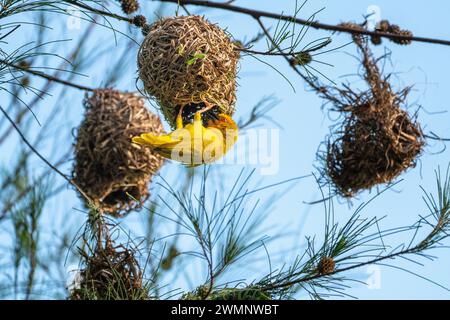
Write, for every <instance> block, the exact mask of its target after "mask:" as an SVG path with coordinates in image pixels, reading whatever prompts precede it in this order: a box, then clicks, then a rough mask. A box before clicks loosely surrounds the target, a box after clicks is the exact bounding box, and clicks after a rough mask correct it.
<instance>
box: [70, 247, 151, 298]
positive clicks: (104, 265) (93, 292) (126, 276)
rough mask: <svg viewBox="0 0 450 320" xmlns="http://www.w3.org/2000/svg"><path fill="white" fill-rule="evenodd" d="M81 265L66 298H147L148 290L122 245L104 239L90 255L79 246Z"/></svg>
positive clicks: (138, 267) (137, 268) (128, 253)
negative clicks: (74, 285)
mask: <svg viewBox="0 0 450 320" xmlns="http://www.w3.org/2000/svg"><path fill="white" fill-rule="evenodd" d="M80 254H81V255H82V258H83V260H84V264H85V267H84V268H83V269H82V270H81V271H80V274H79V283H77V285H76V288H74V289H73V290H71V292H70V296H69V299H70V300H147V299H149V295H148V290H146V289H145V286H144V285H143V281H142V274H141V271H140V266H139V263H138V261H137V260H136V258H135V255H134V252H133V251H132V250H129V249H127V248H125V247H124V246H116V247H113V244H112V242H110V241H107V242H106V244H105V246H104V247H98V248H97V249H96V250H95V251H94V252H93V253H92V255H88V254H87V253H86V252H84V251H81V250H80Z"/></svg>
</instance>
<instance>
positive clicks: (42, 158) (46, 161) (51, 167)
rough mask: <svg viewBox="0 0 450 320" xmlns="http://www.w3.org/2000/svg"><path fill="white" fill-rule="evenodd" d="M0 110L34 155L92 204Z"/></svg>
mask: <svg viewBox="0 0 450 320" xmlns="http://www.w3.org/2000/svg"><path fill="white" fill-rule="evenodd" d="M0 110H1V111H2V112H3V114H4V115H5V117H6V119H7V120H8V121H9V122H10V123H11V125H12V126H13V127H14V129H15V130H16V131H17V133H18V134H19V136H20V138H21V139H22V140H23V142H25V144H26V145H27V146H28V147H29V148H30V149H31V151H33V153H34V154H36V155H37V156H38V157H39V158H40V159H41V160H42V161H44V162H45V164H46V165H47V166H49V167H50V169H52V170H53V171H55V172H56V173H57V174H59V175H60V176H61V177H62V178H63V179H64V180H66V181H67V182H68V183H69V184H71V185H73V186H74V187H75V188H76V189H77V190H78V192H80V194H81V195H82V196H83V197H84V198H85V199H86V200H87V201H88V202H89V203H93V201H92V199H91V198H90V197H89V196H88V195H87V194H86V193H85V192H84V191H83V190H82V189H81V188H80V187H79V186H78V185H77V184H76V183H75V181H73V179H71V178H69V177H68V176H66V175H65V174H64V173H62V172H61V171H60V170H59V169H58V168H57V167H55V166H54V165H53V164H51V163H50V161H48V160H47V159H46V158H45V157H44V156H43V155H42V154H40V153H39V151H37V150H36V148H34V147H33V145H32V144H31V143H30V142H29V141H28V139H27V138H26V137H25V136H24V134H23V133H22V131H21V130H20V128H19V127H18V126H17V125H16V124H15V123H14V121H13V119H11V117H10V116H9V115H8V113H7V112H6V111H5V109H3V107H2V106H0Z"/></svg>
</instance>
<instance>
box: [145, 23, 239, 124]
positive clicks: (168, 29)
mask: <svg viewBox="0 0 450 320" xmlns="http://www.w3.org/2000/svg"><path fill="white" fill-rule="evenodd" d="M238 59H239V51H238V50H236V47H235V45H234V44H233V43H232V41H231V40H230V37H229V36H228V35H227V34H226V33H225V31H223V30H222V29H220V28H219V27H218V26H216V25H214V24H211V23H210V22H208V21H207V20H205V19H204V18H202V17H200V16H179V17H171V18H165V19H162V20H160V21H158V22H156V23H154V24H153V25H152V26H151V27H150V28H149V30H148V33H147V35H146V37H145V39H144V41H143V43H142V45H141V47H140V50H139V54H138V67H139V77H140V79H141V80H142V82H143V84H144V90H145V92H146V93H148V94H149V95H151V96H153V97H154V98H156V100H157V102H158V103H159V105H160V107H161V110H162V113H163V115H164V117H165V118H166V120H167V121H168V122H169V124H170V125H171V126H172V127H175V118H176V115H177V114H178V111H179V109H180V107H181V106H183V107H184V109H183V118H184V120H185V121H188V120H191V119H192V116H193V114H194V113H195V111H197V110H199V109H201V108H204V107H205V106H214V107H213V108H212V109H211V110H209V111H208V112H206V113H205V114H204V116H203V119H204V120H209V119H210V118H214V117H215V116H216V115H217V114H218V113H226V114H228V115H231V114H232V113H233V112H234V104H235V100H236V95H235V90H236V68H237V62H238Z"/></svg>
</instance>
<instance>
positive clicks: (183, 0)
mask: <svg viewBox="0 0 450 320" xmlns="http://www.w3.org/2000/svg"><path fill="white" fill-rule="evenodd" d="M154 1H155V0H154ZM156 1H160V2H171V3H177V4H180V5H194V6H202V7H209V8H216V9H222V10H228V11H232V12H237V13H242V14H246V15H249V16H252V17H253V18H261V17H264V18H270V19H277V20H283V21H288V22H293V23H297V24H301V25H307V26H310V27H312V28H315V29H321V30H328V31H336V32H345V33H351V34H364V35H368V36H377V37H381V38H388V39H395V40H410V41H417V42H425V43H432V44H441V45H446V46H450V41H449V40H443V39H435V38H428V37H416V36H412V37H411V36H405V35H399V34H392V33H386V32H379V31H369V30H356V29H353V28H349V27H345V26H341V25H333V24H326V23H321V22H317V21H308V20H304V19H299V18H297V17H294V16H288V15H283V14H279V13H272V12H267V11H260V10H253V9H249V8H244V7H239V6H234V5H230V4H228V3H218V2H212V1H204V0H156Z"/></svg>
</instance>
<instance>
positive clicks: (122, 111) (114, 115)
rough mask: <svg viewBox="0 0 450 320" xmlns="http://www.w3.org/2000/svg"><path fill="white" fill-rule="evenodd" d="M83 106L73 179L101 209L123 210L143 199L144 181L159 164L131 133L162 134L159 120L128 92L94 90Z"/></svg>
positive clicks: (145, 192) (119, 212) (117, 212)
mask: <svg viewBox="0 0 450 320" xmlns="http://www.w3.org/2000/svg"><path fill="white" fill-rule="evenodd" d="M84 105H85V108H86V111H85V116H84V120H83V122H82V123H81V125H80V127H79V129H78V134H77V138H76V144H75V164H74V170H73V178H74V181H75V183H76V184H77V185H78V186H79V187H80V188H81V189H82V190H83V191H84V192H85V193H86V194H87V195H88V196H89V197H90V198H91V199H92V200H93V201H94V203H95V205H96V206H97V207H98V209H100V210H101V211H102V212H105V213H108V214H111V215H114V216H120V215H124V214H126V213H127V212H129V211H131V210H133V209H136V208H139V207H140V206H141V204H142V202H143V201H145V200H146V199H147V198H148V196H149V191H148V184H149V182H150V181H151V178H152V176H153V175H154V174H155V173H156V172H157V171H158V170H159V168H160V167H161V165H162V164H163V160H162V158H161V157H160V156H159V155H156V154H153V153H152V152H151V150H150V149H149V148H140V147H139V146H136V145H134V144H132V143H131V138H132V137H133V136H136V135H139V134H141V133H143V132H152V133H156V134H162V133H163V131H164V130H163V127H162V124H161V121H160V119H159V117H158V116H156V115H154V114H152V113H151V112H150V111H148V110H147V108H146V107H145V105H144V98H143V97H141V96H137V95H135V94H133V93H125V92H120V91H116V90H112V89H101V90H96V91H95V92H94V93H93V94H92V95H90V96H87V97H86V98H85V100H84ZM127 193H129V194H130V195H132V196H133V197H134V198H135V199H137V200H138V201H135V200H133V199H132V198H130V197H129V196H128V195H127Z"/></svg>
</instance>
